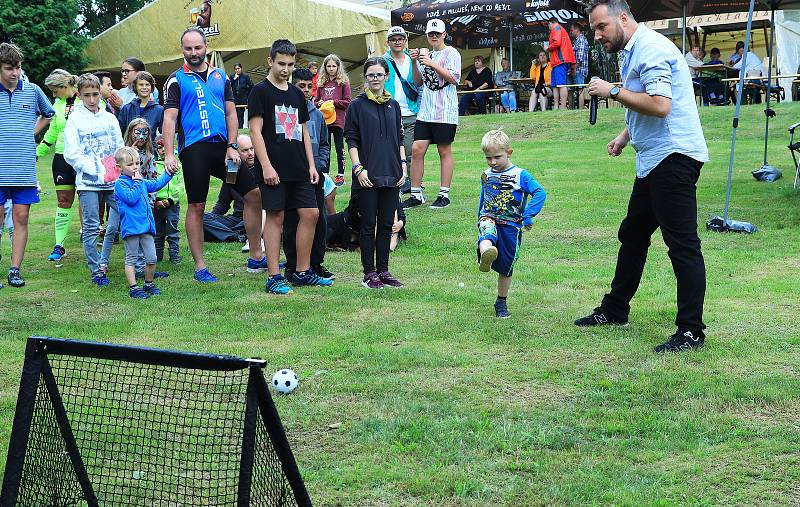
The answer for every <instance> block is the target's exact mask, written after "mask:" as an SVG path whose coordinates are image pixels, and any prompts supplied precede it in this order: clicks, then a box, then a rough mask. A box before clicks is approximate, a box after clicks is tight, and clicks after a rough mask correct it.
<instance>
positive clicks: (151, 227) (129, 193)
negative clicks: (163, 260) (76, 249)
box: [114, 146, 175, 299]
mask: <svg viewBox="0 0 800 507" xmlns="http://www.w3.org/2000/svg"><path fill="white" fill-rule="evenodd" d="M114 159H115V160H116V162H117V167H118V168H119V170H120V172H121V173H122V174H121V175H120V177H119V179H118V180H117V182H116V184H115V185H114V198H115V199H116V201H117V208H118V210H119V216H120V236H121V237H122V241H123V242H124V243H125V277H126V278H127V279H128V284H129V286H130V289H129V295H130V297H132V298H136V299H147V298H149V297H150V296H157V295H158V294H161V291H159V290H158V288H156V285H155V283H153V276H154V274H155V270H156V246H155V240H154V239H153V236H154V235H155V233H156V221H155V218H154V217H153V207H152V205H151V204H150V196H149V194H150V193H153V192H158V191H159V190H161V189H162V188H164V186H166V185H167V183H169V181H170V180H171V179H172V176H173V174H175V172H174V171H171V170H169V169H168V170H167V171H166V172H164V174H162V175H161V176H160V177H159V178H158V179H157V180H145V179H143V178H142V173H141V168H140V167H139V152H138V151H137V150H136V148H131V147H130V146H125V147H123V148H120V149H118V150H117V151H116V153H115V154H114ZM140 248H141V249H142V251H143V252H144V262H145V268H144V287H139V286H138V285H137V284H136V267H135V266H136V260H137V258H138V257H139V249H140Z"/></svg>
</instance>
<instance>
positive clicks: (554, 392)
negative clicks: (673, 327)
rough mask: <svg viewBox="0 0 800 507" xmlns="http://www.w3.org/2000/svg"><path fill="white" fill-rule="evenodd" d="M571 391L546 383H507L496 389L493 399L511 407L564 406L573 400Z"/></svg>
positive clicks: (574, 396)
mask: <svg viewBox="0 0 800 507" xmlns="http://www.w3.org/2000/svg"><path fill="white" fill-rule="evenodd" d="M575 398H576V394H575V391H573V390H572V389H568V388H566V387H564V386H560V385H557V384H553V383H548V382H539V381H530V382H509V383H505V384H504V385H503V386H502V387H501V388H500V389H498V391H497V393H496V395H495V399H496V400H497V402H498V403H502V404H505V405H509V406H511V407H524V408H530V407H532V406H540V405H565V404H567V403H571V402H573V401H574V400H575Z"/></svg>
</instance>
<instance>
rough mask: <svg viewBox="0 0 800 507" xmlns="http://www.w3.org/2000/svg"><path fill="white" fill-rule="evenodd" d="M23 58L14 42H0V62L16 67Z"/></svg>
mask: <svg viewBox="0 0 800 507" xmlns="http://www.w3.org/2000/svg"><path fill="white" fill-rule="evenodd" d="M24 59H25V58H23V56H22V51H20V49H19V48H18V47H17V46H15V45H14V44H11V43H10V42H4V43H2V44H0V63H5V64H7V65H12V66H14V67H16V66H17V65H20V64H21V63H22V60H24Z"/></svg>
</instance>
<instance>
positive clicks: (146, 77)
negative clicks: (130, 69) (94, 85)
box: [101, 70, 156, 92]
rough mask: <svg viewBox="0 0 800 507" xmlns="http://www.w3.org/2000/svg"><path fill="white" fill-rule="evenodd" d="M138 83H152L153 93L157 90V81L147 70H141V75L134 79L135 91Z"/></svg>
mask: <svg viewBox="0 0 800 507" xmlns="http://www.w3.org/2000/svg"><path fill="white" fill-rule="evenodd" d="M137 81H147V82H148V83H150V89H151V92H152V91H154V90H155V89H156V80H155V78H154V77H153V75H152V74H150V73H149V72H147V71H146V70H140V71H139V73H138V74H136V79H134V80H133V83H132V85H133V86H134V89H135V87H136V82H137ZM101 83H102V81H101Z"/></svg>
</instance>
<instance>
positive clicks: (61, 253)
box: [47, 245, 67, 262]
mask: <svg viewBox="0 0 800 507" xmlns="http://www.w3.org/2000/svg"><path fill="white" fill-rule="evenodd" d="M66 255H67V251H66V250H64V247H63V246H61V245H56V246H54V247H53V253H51V254H50V255H48V256H47V260H48V261H53V262H58V261H60V260H61V258H62V257H65V256H66Z"/></svg>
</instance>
